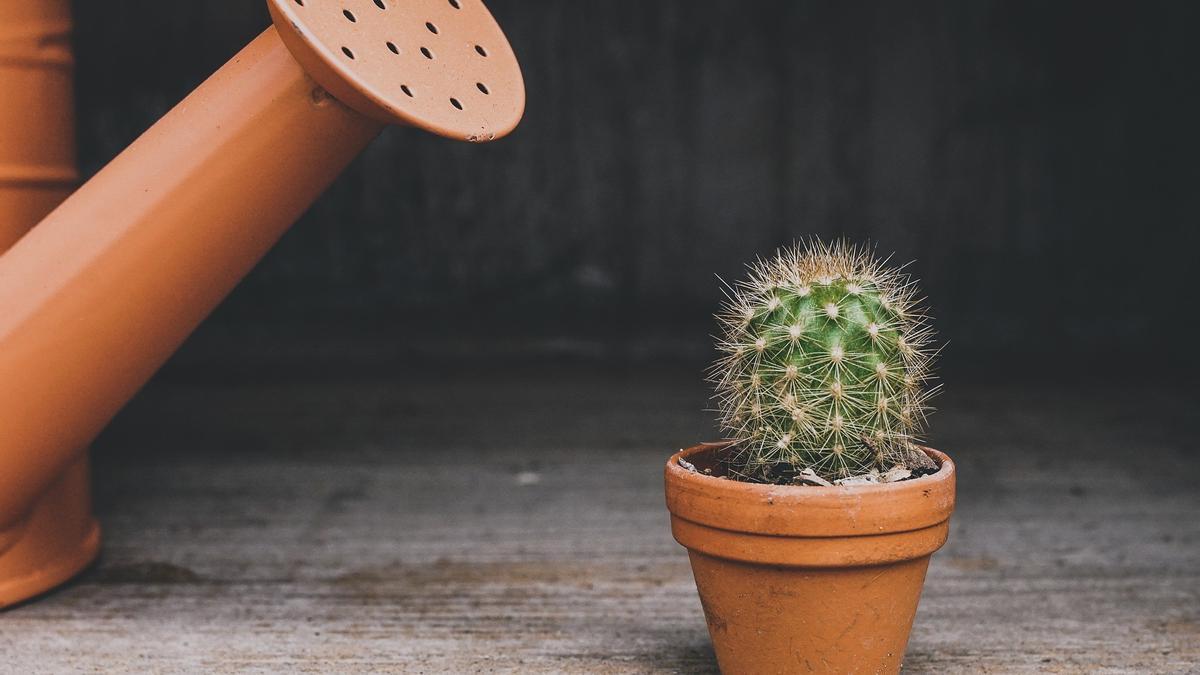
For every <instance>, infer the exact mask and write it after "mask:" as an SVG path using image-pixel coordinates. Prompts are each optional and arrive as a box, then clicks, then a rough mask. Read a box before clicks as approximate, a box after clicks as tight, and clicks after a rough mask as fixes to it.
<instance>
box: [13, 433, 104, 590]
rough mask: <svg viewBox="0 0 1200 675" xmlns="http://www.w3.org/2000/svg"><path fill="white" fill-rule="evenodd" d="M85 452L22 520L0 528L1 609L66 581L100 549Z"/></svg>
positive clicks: (98, 527)
mask: <svg viewBox="0 0 1200 675" xmlns="http://www.w3.org/2000/svg"><path fill="white" fill-rule="evenodd" d="M89 473H90V472H89V470H88V458H87V455H86V454H85V455H83V456H82V457H81V458H80V459H79V460H78V461H76V462H75V463H74V464H72V465H71V466H70V467H68V468H67V470H66V471H64V472H63V475H62V477H60V478H59V479H58V480H57V481H55V483H54V485H52V486H51V487H50V489H49V490H47V491H46V493H45V494H44V495H42V497H41V498H40V499H39V500H38V501H37V503H36V504H34V506H33V508H32V509H31V510H30V512H29V515H28V516H27V517H26V518H25V519H24V520H23V521H21V522H20V523H17V524H16V525H14V526H12V527H10V528H8V529H6V530H0V609H3V608H6V607H10V606H12V605H15V604H17V603H19V602H22V601H24V600H28V599H30V598H32V597H35V596H37V595H41V594H42V593H45V592H46V591H49V590H50V589H52V588H54V587H56V586H58V585H59V584H62V583H64V582H66V581H67V580H69V579H71V577H74V576H75V575H76V574H78V573H79V572H81V571H83V570H84V569H85V568H87V566H88V565H89V564H91V562H92V561H93V560H95V559H96V555H97V554H98V553H99V552H100V525H99V524H98V523H97V522H96V519H95V518H93V517H92V510H91V507H92V504H91V482H90V480H91V479H90V475H89Z"/></svg>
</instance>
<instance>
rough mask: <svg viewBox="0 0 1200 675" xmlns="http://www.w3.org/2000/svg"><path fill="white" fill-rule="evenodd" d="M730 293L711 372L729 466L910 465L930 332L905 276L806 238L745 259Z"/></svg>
mask: <svg viewBox="0 0 1200 675" xmlns="http://www.w3.org/2000/svg"><path fill="white" fill-rule="evenodd" d="M727 295H728V297H727V302H726V303H725V305H724V307H723V308H722V310H721V313H720V314H718V316H717V318H718V320H719V321H720V323H721V326H722V335H721V336H720V337H719V338H718V342H717V348H718V349H719V351H720V352H721V353H722V356H721V358H720V359H719V360H718V361H717V362H716V363H715V364H714V365H713V367H712V369H711V371H710V379H711V381H712V382H713V383H714V385H715V388H716V396H715V398H716V400H717V404H718V410H719V412H720V415H721V418H720V419H721V425H722V427H723V428H724V430H725V431H726V433H727V434H728V435H729V438H730V439H731V440H734V441H736V443H735V444H734V445H733V446H732V447H733V448H734V450H733V452H732V454H731V456H730V463H731V465H732V468H733V471H734V473H736V474H738V475H739V477H741V478H743V479H745V480H753V481H765V482H781V481H783V482H786V481H790V480H792V479H793V478H794V477H795V476H796V475H799V474H801V473H806V474H808V475H812V474H815V475H816V476H819V477H820V478H822V479H824V480H829V481H832V480H836V479H840V478H847V477H850V476H855V475H860V474H864V473H868V472H870V471H871V470H872V469H876V470H881V471H886V470H888V469H890V468H893V467H894V466H896V465H897V464H904V463H905V462H906V461H907V462H909V463H910V465H911V463H912V460H913V458H914V456H915V455H916V454H919V453H916V452H915V448H914V446H913V443H914V441H915V440H916V435H917V434H918V433H919V432H920V430H921V428H922V427H923V425H924V421H925V416H926V413H927V412H928V410H929V408H928V405H927V403H928V400H929V397H930V396H931V395H932V393H933V391H934V390H935V389H936V388H930V387H928V386H927V385H928V384H929V381H930V379H931V375H930V370H929V368H930V361H931V360H932V357H933V353H932V352H931V351H930V349H929V345H930V341H931V338H932V336H933V332H932V330H931V329H930V328H929V325H928V321H927V317H926V315H925V313H924V311H923V310H922V309H921V308H920V307H919V304H920V303H919V301H918V300H917V298H916V286H915V284H914V282H913V281H912V280H911V279H910V277H909V276H908V275H907V274H905V273H903V272H902V271H901V270H900V269H897V268H891V267H888V266H887V265H886V261H882V262H881V261H879V260H878V259H876V258H875V257H874V256H873V255H872V252H871V251H870V250H868V249H866V248H863V247H859V246H853V245H850V244H847V243H845V242H841V241H839V242H835V243H833V244H825V243H822V242H820V241H817V240H812V241H809V242H807V243H798V244H796V245H794V246H792V247H790V248H785V249H781V250H780V251H778V253H777V254H776V255H775V257H773V258H771V259H769V260H765V261H764V260H759V261H757V262H756V263H753V264H751V265H750V275H749V279H747V280H745V281H741V282H738V283H737V284H735V285H734V286H732V287H731V288H730V289H729V292H728V294H727ZM921 457H922V458H923V457H924V455H921Z"/></svg>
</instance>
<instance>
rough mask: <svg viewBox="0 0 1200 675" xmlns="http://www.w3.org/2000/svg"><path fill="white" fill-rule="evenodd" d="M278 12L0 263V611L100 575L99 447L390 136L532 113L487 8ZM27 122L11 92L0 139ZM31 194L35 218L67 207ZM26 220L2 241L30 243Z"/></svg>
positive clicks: (63, 166) (0, 58)
mask: <svg viewBox="0 0 1200 675" xmlns="http://www.w3.org/2000/svg"><path fill="white" fill-rule="evenodd" d="M43 4H44V5H45V7H43V8H42V9H41V10H38V9H30V8H31V7H33V6H38V7H41V6H42V5H43ZM9 5H12V6H13V7H15V8H17V9H12V10H10V9H8V6H9ZM268 7H269V9H270V13H271V17H272V19H273V23H274V25H273V26H272V27H270V28H268V29H267V30H266V31H264V32H263V33H262V34H261V35H259V36H258V37H257V38H255V39H254V40H253V41H252V42H251V43H250V44H249V45H247V46H246V47H245V48H244V49H243V50H242V51H241V52H239V53H238V54H237V55H236V56H234V57H233V59H232V60H230V61H229V62H228V63H226V64H225V65H224V66H223V67H221V68H220V69H219V70H218V71H217V72H216V73H215V74H214V75H212V76H211V77H210V78H209V79H208V80H206V81H205V82H204V83H203V84H202V85H201V86H200V87H199V88H198V89H197V90H196V91H194V92H193V93H192V94H190V95H188V96H187V98H185V99H184V100H183V101H182V102H181V103H179V104H178V105H177V106H176V107H175V108H174V109H172V110H171V111H170V112H169V113H167V115H166V116H164V117H163V118H162V119H161V120H160V121H159V122H157V123H156V124H155V125H154V126H152V127H151V128H150V129H149V130H147V131H146V132H145V133H144V134H143V135H142V136H141V137H140V138H138V139H137V140H136V141H135V142H134V143H133V144H132V145H131V146H130V147H129V148H128V149H126V150H125V151H124V152H122V153H121V154H120V155H118V156H117V157H116V158H115V159H114V160H113V161H112V162H111V163H110V164H108V166H106V167H105V168H104V169H102V170H101V171H100V172H99V173H97V174H96V175H95V176H94V177H92V178H91V179H90V180H89V181H88V182H87V183H85V184H84V185H83V186H82V187H80V188H79V189H78V190H77V191H75V192H74V193H73V194H71V195H70V196H69V197H67V198H66V200H65V201H63V202H62V203H61V204H60V205H59V206H57V207H56V208H54V209H53V210H52V211H51V212H50V213H49V215H47V216H46V217H45V218H44V219H42V220H41V222H39V223H37V224H36V225H35V226H34V227H33V228H32V229H31V230H30V231H29V232H28V233H27V234H25V235H24V236H22V237H20V239H19V240H17V241H16V243H15V244H14V245H12V247H11V248H9V249H8V251H7V252H5V253H3V255H0V607H4V606H8V605H12V604H14V603H17V602H20V601H22V600H25V599H28V598H30V597H32V596H34V595H37V594H38V593H41V592H44V591H46V590H48V589H50V588H52V587H54V586H56V585H57V584H59V583H61V582H63V581H65V580H66V579H68V578H70V577H71V576H73V575H74V574H76V573H77V572H78V571H79V570H81V569H82V568H84V567H86V565H87V564H88V563H89V562H90V561H91V560H92V559H93V558H94V557H95V555H96V552H97V551H98V548H99V537H100V535H99V528H98V526H97V524H96V522H95V520H94V519H93V517H92V516H91V513H90V503H89V502H90V498H89V496H88V481H87V464H86V451H85V448H86V447H87V444H88V443H89V442H90V441H91V440H92V439H93V438H94V437H95V436H96V435H97V434H98V433H99V432H100V431H101V430H102V429H103V428H104V426H105V425H106V424H107V423H108V421H109V420H110V419H111V418H112V417H113V416H114V415H115V414H116V413H117V412H118V411H119V410H120V409H121V407H122V406H123V405H124V404H125V403H126V402H127V401H128V400H129V399H130V398H131V397H132V396H133V395H134V394H135V393H136V392H137V390H138V389H139V388H140V387H141V386H142V385H143V384H144V383H145V382H146V381H147V380H148V379H149V378H150V376H151V375H153V373H154V372H155V371H156V370H157V369H158V368H159V367H160V366H161V365H162V363H163V362H164V361H165V360H166V359H167V358H168V357H169V356H170V355H171V354H172V353H173V352H174V351H175V350H176V349H177V348H178V347H179V345H180V344H181V343H182V342H183V340H184V339H185V338H186V337H187V336H188V335H189V334H190V333H191V332H192V331H193V330H194V329H195V327H196V326H197V325H198V324H199V323H200V322H201V321H202V320H203V319H204V318H205V317H206V316H207V315H208V314H209V313H210V312H211V311H212V310H213V308H214V307H216V305H217V304H218V303H219V302H220V301H221V300H222V299H223V298H224V297H225V296H226V295H227V294H228V293H229V292H230V291H231V290H232V289H233V287H234V286H235V285H236V284H237V282H238V281H239V280H241V278H242V277H243V276H245V275H246V273H247V272H249V270H250V269H251V268H252V267H253V266H254V265H255V264H256V263H257V262H258V260H259V259H260V258H261V257H262V256H263V255H264V254H265V253H266V252H267V250H268V249H270V248H271V246H272V245H273V244H274V243H275V242H276V241H277V240H278V239H279V237H280V236H281V235H282V234H283V232H284V231H285V230H286V229H287V228H288V227H289V226H290V225H291V224H292V223H293V222H295V220H296V219H297V218H298V217H299V216H300V215H301V214H302V213H303V212H304V210H305V209H306V208H307V207H308V206H309V205H310V204H311V203H312V202H313V200H315V199H316V198H317V196H318V195H320V194H321V192H322V191H324V190H325V188H326V187H327V186H328V185H329V184H330V183H331V182H332V181H333V179H334V178H335V177H337V175H338V174H339V173H340V172H341V171H342V170H343V169H344V168H345V167H346V165H347V164H349V163H350V161H351V160H352V159H353V158H354V157H355V156H356V155H357V154H358V153H359V152H360V151H361V150H362V149H363V148H365V147H366V146H367V145H368V144H369V143H370V142H371V140H372V139H374V138H375V136H377V135H378V134H379V132H380V131H381V130H382V129H383V128H384V127H385V126H387V125H389V124H401V125H407V126H411V127H415V128H418V129H423V130H426V131H430V132H433V133H435V134H439V135H442V136H446V137H450V138H456V139H460V140H465V141H470V142H484V141H490V140H493V139H496V138H499V137H501V136H504V135H505V134H507V133H508V132H510V131H511V130H512V129H513V128H514V127H515V126H516V124H517V122H518V121H519V120H520V118H521V115H522V113H523V111H524V105H525V90H524V84H523V81H522V77H521V72H520V69H519V67H518V65H517V61H516V57H515V56H514V54H513V52H512V49H511V47H510V46H509V44H508V41H507V39H506V38H505V37H504V34H503V33H502V32H501V30H500V28H499V26H497V24H496V22H495V20H494V19H493V18H492V16H491V14H490V13H489V12H488V10H487V9H486V8H485V7H484V6H483V4H482V3H481V2H480V1H479V0H268ZM23 11H24V13H22V12H23ZM4 12H13V13H14V15H15V16H16V18H19V19H26V20H27V21H26V24H27V25H34V24H36V23H37V22H39V21H42V22H43V23H44V22H46V21H49V22H53V21H57V23H56V24H55V25H57V26H59V28H58V29H57V30H58V31H59V32H60V33H63V32H65V31H66V30H67V21H68V14H67V11H66V8H65V3H61V2H58V1H57V0H56V1H54V2H50V1H48V0H38V2H36V3H35V2H27V1H25V0H0V26H8V22H6V21H3V20H4V19H6V18H8V15H7V14H5V13H4ZM0 30H4V29H3V28H0ZM64 34H65V33H64ZM5 35H6V34H5V33H3V32H0V75H3V74H4V72H5V71H4V70H3V66H4V63H5V62H4V58H5V52H4V49H5V48H6V45H5V43H4V41H3V38H4V36H5ZM35 42H37V41H36V40H35ZM43 42H44V41H43ZM51 42H53V41H51ZM44 46H45V45H44V44H43V45H41V46H39V47H38V49H42V48H43V47H44ZM59 50H60V51H61V52H62V54H60V56H62V58H64V59H65V60H66V64H67V67H69V62H70V56H69V50H68V49H67V47H66V43H65V40H64V41H62V44H61V45H60V46H59ZM50 51H53V50H50ZM30 77H33V78H39V77H40V78H42V79H41V80H40V81H41V82H42V83H43V84H47V83H49V82H50V80H51V79H52V78H51V76H50V74H48V73H46V72H42V73H41V74H40V75H30ZM66 77H67V78H68V79H67V85H66V86H67V89H66V90H65V93H62V92H59V94H57V95H60V96H65V98H59V99H52V97H51V96H50V95H47V99H46V102H45V103H44V104H37V105H44V106H45V108H46V110H51V109H54V110H53V112H54V115H56V116H58V118H61V119H65V120H66V122H65V124H64V125H63V126H62V128H58V127H54V128H51V127H49V126H47V127H45V128H44V129H42V131H43V132H45V131H50V133H45V134H44V135H45V136H46V137H47V138H49V139H50V140H49V141H48V145H47V146H46V148H50V147H56V146H53V144H54V143H62V144H63V147H62V148H58V149H57V150H55V151H54V152H53V153H49V152H47V153H45V154H43V155H42V157H43V161H44V159H45V158H50V159H51V160H52V161H53V162H54V164H53V166H54V167H55V168H54V169H53V170H51V171H49V172H48V173H47V174H46V176H44V178H46V179H47V180H45V181H42V183H41V184H42V185H43V187H48V188H51V189H50V190H49V191H50V192H51V193H53V189H59V190H60V191H61V190H62V189H63V188H64V186H69V184H70V183H71V182H72V181H73V180H74V174H73V173H72V169H71V168H70V167H71V166H72V165H73V163H74V160H73V155H72V153H71V147H70V146H71V144H72V143H73V141H72V137H71V132H70V130H69V129H68V128H67V127H69V126H70V117H69V115H70V113H69V112H66V108H67V107H68V106H69V101H70V94H69V71H68V73H67V76H66ZM47 90H49V87H47ZM56 91H57V90H56ZM21 105H29V104H28V103H21V102H17V101H14V100H10V99H9V98H8V97H7V94H6V99H5V100H4V102H3V105H0V109H4V110H5V112H0V121H7V120H8V119H9V117H7V116H8V115H12V114H13V113H12V112H11V111H9V110H7V109H9V108H18V107H19V106H21ZM18 112H19V111H18ZM27 117H28V118H27V119H24V122H26V123H28V125H29V126H30V128H33V127H36V126H37V125H38V121H37V120H36V117H37V116H36V115H33V116H27ZM61 119H60V121H61ZM3 138H5V141H4V142H5V143H6V144H7V143H9V141H8V140H7V139H8V135H5V136H4V137H3ZM10 150H11V148H10V147H7V145H6V146H0V162H4V161H6V160H7V154H8V153H9V151H10ZM5 170H7V166H6V165H4V164H0V186H3V184H4V181H5V180H6V174H4V173H3V171H5ZM9 182H10V183H11V182H13V181H9ZM17 182H20V181H17ZM34 182H36V181H25V184H23V187H26V188H29V187H30V186H31V185H32V183H34ZM68 189H69V188H68ZM32 192H33V191H32V189H28V190H26V191H25V192H24V193H23V194H22V196H20V197H19V198H18V199H17V201H21V203H22V204H25V206H23V207H22V208H25V209H26V211H25V212H23V213H26V214H29V213H36V212H37V211H38V209H40V208H44V207H46V206H47V205H49V204H53V203H54V202H55V201H57V199H61V197H62V196H63V195H62V194H61V193H58V194H49V195H42V196H41V197H44V199H45V202H39V203H36V204H35V203H32V202H33V201H34V197H35V195H33V194H32ZM2 194H3V193H2V192H0V195H2ZM0 206H5V208H7V206H6V203H5V202H0ZM15 213H16V209H15V208H14V209H10V210H9V212H7V213H6V212H4V211H0V217H4V218H7V217H9V216H10V215H12V214H15ZM38 215H40V214H38ZM26 219H28V218H26ZM18 221H20V218H18V217H17V216H16V215H12V222H13V223H14V224H13V225H8V226H7V227H8V228H9V229H8V230H5V229H4V228H5V227H6V225H4V224H0V233H4V232H8V233H9V234H8V235H6V236H8V237H9V238H10V239H15V238H16V237H17V236H19V233H20V230H21V229H23V228H22V225H21V223H20V222H18ZM26 225H27V223H26ZM2 248H3V247H2V246H0V249H2Z"/></svg>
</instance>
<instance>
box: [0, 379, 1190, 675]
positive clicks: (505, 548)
mask: <svg viewBox="0 0 1200 675" xmlns="http://www.w3.org/2000/svg"><path fill="white" fill-rule="evenodd" d="M697 372H698V369H693V368H683V367H680V368H678V369H674V370H650V371H648V370H646V369H642V368H633V367H626V368H601V367H597V366H586V365H562V366H552V365H541V366H538V367H536V368H532V369H531V368H528V367H523V366H519V365H514V366H512V367H507V368H483V369H481V368H473V367H468V366H463V365H459V366H456V367H447V368H441V367H436V366H429V365H426V366H424V367H421V368H417V369H414V370H409V369H401V368H394V369H388V368H384V369H380V370H375V369H371V368H357V369H353V368H352V369H350V371H348V372H343V371H338V370H337V369H330V370H329V372H323V373H311V374H305V373H285V372H276V373H263V372H258V373H246V372H242V373H239V372H223V373H214V372H206V371H204V370H203V369H201V370H197V371H188V372H185V373H182V374H176V375H175V376H174V377H172V378H169V379H168V380H166V381H160V382H158V383H156V384H154V385H152V386H151V387H150V388H149V389H148V390H147V391H146V392H144V393H143V395H142V396H141V397H139V399H138V400H137V401H135V403H134V404H133V405H132V406H131V407H130V408H129V409H127V410H126V412H125V413H124V414H123V415H122V417H121V418H119V419H118V421H117V422H116V423H115V424H114V426H113V427H112V428H111V429H110V430H109V431H108V432H107V433H106V434H105V435H104V436H103V437H102V438H101V440H100V441H99V442H98V445H97V452H96V457H97V479H96V480H97V497H96V499H97V509H98V512H99V515H100V518H101V520H102V522H103V525H104V528H105V548H104V553H103V557H102V559H101V561H100V562H99V564H98V565H96V566H95V567H94V568H93V569H91V570H90V571H88V572H87V573H86V574H85V575H84V576H83V577H82V578H81V579H80V580H78V581H77V582H76V583H73V584H71V585H69V586H68V587H66V588H63V589H61V590H59V591H57V592H54V593H52V594H50V595H48V596H46V597H43V598H40V599H38V600H36V601H34V602H31V603H29V604H26V605H24V606H21V607H18V608H16V609H14V610H12V611H9V612H7V613H4V614H0V670H2V671H4V672H12V673H22V674H26V673H61V672H71V671H84V672H92V671H95V672H107V673H113V672H164V673H165V672H222V673H223V672H280V671H289V672H321V673H326V672H404V673H421V672H426V673H468V672H521V673H530V672H553V673H561V672H592V673H639V672H647V673H649V672H662V673H669V672H684V673H709V672H715V666H714V662H713V656H712V652H711V650H710V648H709V646H708V636H707V633H706V630H705V626H704V621H703V617H702V615H701V612H700V606H699V602H698V601H697V599H696V596H695V590H694V588H693V585H692V580H691V578H690V572H689V569H688V565H687V559H686V556H685V554H684V551H683V550H682V549H681V548H680V547H679V546H677V545H676V544H675V543H674V541H673V540H672V539H671V536H670V534H669V532H668V528H667V517H666V511H665V509H664V507H663V503H662V488H661V464H662V462H663V461H664V459H665V458H666V456H667V455H668V453H669V452H671V451H672V450H674V449H676V448H678V447H679V446H681V445H683V444H687V443H690V442H692V441H697V440H702V439H707V438H709V437H711V436H712V435H713V434H712V431H711V429H712V427H711V423H710V421H709V416H708V414H707V413H704V412H703V408H704V407H705V405H706V401H705V389H704V387H703V385H702V384H701V383H700V382H699V378H698V376H697ZM1183 384H1184V383H1180V385H1181V386H1182V385H1183ZM948 386H949V393H948V394H947V395H945V396H944V397H943V398H942V399H941V400H940V405H941V407H942V411H941V412H939V413H938V414H937V415H936V416H935V417H934V424H935V429H936V433H935V434H933V437H934V442H935V443H936V444H937V445H938V446H940V447H942V448H944V449H945V450H947V451H948V452H950V453H951V454H952V455H953V456H954V457H955V458H956V459H957V460H958V463H959V467H960V475H961V477H960V482H959V507H958V510H957V512H956V513H955V516H954V521H953V530H952V534H951V536H950V541H949V543H948V544H947V546H946V547H945V548H944V549H943V550H942V551H941V552H940V553H938V554H937V555H936V556H935V557H934V561H933V565H932V567H931V568H930V572H929V579H928V583H927V585H926V588H925V595H924V598H923V600H922V603H921V609H920V614H919V615H918V617H917V623H916V628H915V629H914V632H913V636H912V640H911V643H910V645H909V651H908V656H907V659H906V663H905V670H906V671H908V672H918V673H947V672H996V673H1001V672H1003V673H1010V672H1112V673H1125V672H1147V673H1149V672H1155V673H1160V672H1189V671H1190V672H1196V671H1198V670H1200V665H1198V664H1200V487H1198V486H1200V448H1197V443H1196V440H1195V439H1196V437H1197V436H1196V433H1195V431H1196V429H1195V420H1196V415H1195V412H1194V410H1195V404H1196V403H1197V401H1196V400H1195V399H1194V398H1193V399H1187V398H1181V395H1180V392H1178V391H1172V390H1164V389H1161V388H1158V387H1150V386H1147V387H1134V388H1129V387H1112V388H1099V387H1091V386H1080V387H1079V388H1074V389H1057V388H1046V387H1041V386H1036V387H1028V388H1025V389H1020V388H1016V387H1011V386H999V385H996V386H978V385H966V384H959V383H955V382H953V381H951V382H949V383H948Z"/></svg>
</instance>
